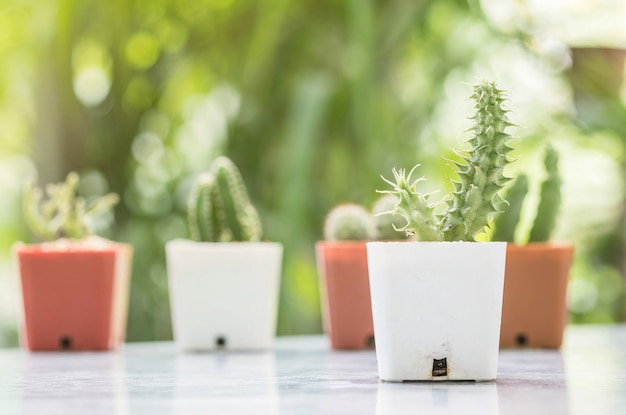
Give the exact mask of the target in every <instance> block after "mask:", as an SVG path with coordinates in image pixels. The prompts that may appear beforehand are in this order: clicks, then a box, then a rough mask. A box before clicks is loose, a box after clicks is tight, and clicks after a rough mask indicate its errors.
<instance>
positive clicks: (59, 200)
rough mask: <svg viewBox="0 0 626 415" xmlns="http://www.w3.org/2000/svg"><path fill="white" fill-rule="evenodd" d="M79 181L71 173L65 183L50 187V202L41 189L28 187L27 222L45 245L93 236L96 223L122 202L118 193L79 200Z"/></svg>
mask: <svg viewBox="0 0 626 415" xmlns="http://www.w3.org/2000/svg"><path fill="white" fill-rule="evenodd" d="M79 181H80V177H79V176H78V173H76V172H71V173H69V174H68V175H67V178H66V179H65V182H62V183H56V184H54V183H51V184H49V185H47V186H46V192H45V193H46V195H47V196H48V198H47V200H44V192H43V190H42V189H41V188H39V187H37V186H35V184H34V183H33V182H29V183H27V185H26V187H25V189H24V193H23V197H22V204H23V211H24V219H25V221H26V223H27V225H28V226H29V227H30V229H31V230H32V231H33V233H34V234H36V235H37V236H39V237H40V238H41V239H43V240H45V241H53V240H55V239H60V238H69V239H82V238H84V237H87V236H90V235H92V234H93V233H94V229H93V227H94V219H95V218H96V217H97V216H99V215H101V214H103V213H105V212H107V211H108V210H110V209H111V208H113V206H115V205H116V204H117V203H118V202H119V196H118V195H117V194H115V193H109V194H107V195H105V196H102V197H100V198H98V199H95V200H93V201H91V202H87V200H85V199H84V198H82V197H79V196H76V189H77V187H78V182H79Z"/></svg>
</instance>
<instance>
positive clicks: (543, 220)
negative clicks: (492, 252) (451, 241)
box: [492, 147, 574, 349]
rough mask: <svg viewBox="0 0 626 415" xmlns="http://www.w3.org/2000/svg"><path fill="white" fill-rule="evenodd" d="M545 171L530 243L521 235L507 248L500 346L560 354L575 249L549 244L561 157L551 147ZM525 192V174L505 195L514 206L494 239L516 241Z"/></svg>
mask: <svg viewBox="0 0 626 415" xmlns="http://www.w3.org/2000/svg"><path fill="white" fill-rule="evenodd" d="M544 166H545V174H546V177H545V180H544V181H543V182H542V184H541V188H540V192H539V197H540V200H539V204H538V205H537V213H536V216H535V220H534V223H533V224H532V227H531V230H530V233H529V235H528V239H527V242H524V241H520V239H523V237H519V236H518V238H517V241H518V243H517V244H515V243H509V244H508V245H507V253H506V256H507V258H506V271H505V275H506V276H505V279H504V300H503V304H502V326H501V329H500V347H540V348H554V349H557V348H559V347H561V344H562V342H563V332H564V330H565V326H566V324H567V304H566V295H567V283H568V280H569V270H570V266H571V263H572V256H573V252H574V246H573V245H572V244H571V243H553V242H550V237H551V235H552V233H553V230H554V227H555V225H556V219H557V216H558V212H559V207H560V205H561V179H560V177H559V172H558V153H557V152H556V151H555V150H554V149H553V148H552V147H548V148H547V150H546V154H545V158H544ZM527 193H528V179H527V177H526V175H521V176H519V177H518V178H517V179H516V180H515V181H514V182H513V185H512V186H511V187H510V189H509V191H508V192H507V194H506V197H507V200H508V201H509V204H510V206H509V208H508V209H507V211H506V212H504V213H503V214H502V215H500V216H499V217H498V218H497V220H496V221H495V223H494V232H493V236H492V239H493V240H495V241H507V242H515V241H516V238H515V233H516V230H517V229H518V228H519V222H520V215H521V212H522V205H523V203H524V200H525V199H526V195H527ZM517 233H518V235H519V231H517Z"/></svg>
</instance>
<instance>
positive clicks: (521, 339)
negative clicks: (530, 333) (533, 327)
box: [515, 333, 528, 346]
mask: <svg viewBox="0 0 626 415" xmlns="http://www.w3.org/2000/svg"><path fill="white" fill-rule="evenodd" d="M527 343H528V338H527V337H526V335H525V334H524V333H519V334H518V335H517V336H515V344H517V345H518V346H526V344H527Z"/></svg>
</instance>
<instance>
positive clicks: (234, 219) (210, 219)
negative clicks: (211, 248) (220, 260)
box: [187, 156, 262, 242]
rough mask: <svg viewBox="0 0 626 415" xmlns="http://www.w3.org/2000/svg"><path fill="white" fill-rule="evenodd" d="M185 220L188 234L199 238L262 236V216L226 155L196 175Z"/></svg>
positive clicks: (247, 239)
mask: <svg viewBox="0 0 626 415" xmlns="http://www.w3.org/2000/svg"><path fill="white" fill-rule="evenodd" d="M187 224H188V227H189V233H190V235H191V238H192V239H193V240H195V241H199V242H233V241H242V242H253V241H259V240H261V232H262V230H261V220H260V219H259V215H258V213H257V211H256V209H255V208H254V206H253V205H252V204H251V203H250V199H249V197H248V192H247V190H246V187H245V184H244V182H243V179H242V178H241V173H239V169H237V166H235V164H234V163H233V162H232V161H231V160H230V159H229V158H227V157H225V156H221V157H218V158H216V159H215V160H214V161H213V163H212V164H211V167H210V169H209V171H208V172H206V173H203V174H201V175H199V176H198V178H197V180H196V182H195V184H194V186H193V188H192V190H191V192H190V194H189V200H188V211H187Z"/></svg>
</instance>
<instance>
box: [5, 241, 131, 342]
mask: <svg viewBox="0 0 626 415" xmlns="http://www.w3.org/2000/svg"><path fill="white" fill-rule="evenodd" d="M16 255H17V259H18V264H19V271H20V278H21V285H22V294H23V300H24V321H23V327H22V333H21V338H22V343H23V344H24V346H25V347H26V348H28V349H29V350H33V351H35V350H109V349H113V348H115V347H117V346H118V345H119V344H120V343H122V342H123V341H124V338H125V335H126V319H127V314H128V295H129V289H130V267H131V258H132V247H131V246H130V245H126V244H118V243H111V244H110V246H106V247H104V248H102V249H100V248H79V249H76V248H68V249H65V250H61V249H47V248H42V246H41V245H24V246H20V247H17V248H16Z"/></svg>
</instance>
